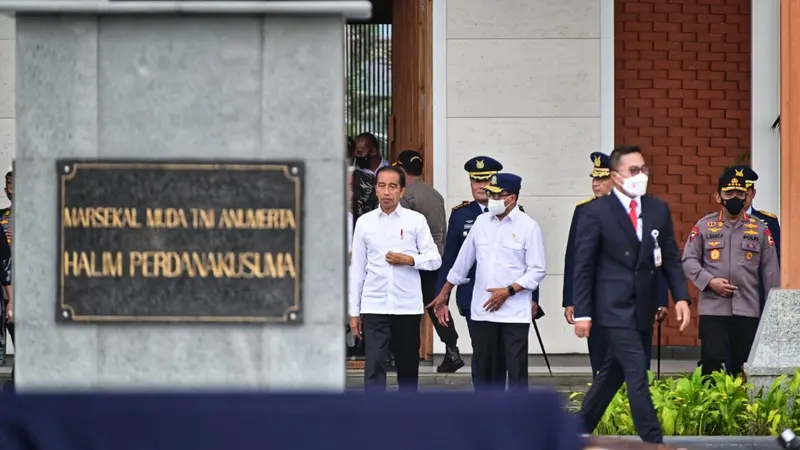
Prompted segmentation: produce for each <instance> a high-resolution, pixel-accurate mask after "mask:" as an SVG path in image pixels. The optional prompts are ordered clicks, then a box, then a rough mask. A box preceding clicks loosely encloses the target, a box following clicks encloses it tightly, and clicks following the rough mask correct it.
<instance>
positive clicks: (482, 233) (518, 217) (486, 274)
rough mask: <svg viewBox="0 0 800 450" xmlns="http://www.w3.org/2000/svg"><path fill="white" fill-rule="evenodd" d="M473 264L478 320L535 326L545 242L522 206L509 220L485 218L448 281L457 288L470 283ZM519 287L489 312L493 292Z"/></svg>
mask: <svg viewBox="0 0 800 450" xmlns="http://www.w3.org/2000/svg"><path fill="white" fill-rule="evenodd" d="M476 263H477V264H476ZM473 264H476V269H475V288H474V290H473V291H472V307H471V308H470V314H471V317H472V320H477V321H487V322H501V323H530V322H531V319H532V317H531V295H532V293H533V291H534V290H535V289H536V288H537V287H538V286H539V283H540V282H541V281H542V279H544V277H545V255H544V238H543V236H542V229H541V228H539V224H538V223H536V221H535V220H533V219H531V218H530V217H529V216H528V215H527V214H525V213H524V212H522V211H520V210H519V208H514V209H513V210H512V211H511V213H509V214H508V216H506V217H504V218H503V220H499V219H498V218H497V216H493V215H491V214H481V215H480V216H478V218H477V219H475V223H474V224H473V225H472V229H471V230H470V232H469V234H468V235H467V239H466V240H465V241H464V244H463V245H462V246H461V250H460V251H459V252H458V257H457V258H456V262H455V263H454V264H453V268H452V269H451V270H450V273H448V274H447V281H449V282H450V283H452V284H454V285H461V284H465V283H467V282H469V278H467V274H468V273H469V269H470V268H471V267H472V265H473ZM513 283H517V284H518V285H520V286H521V287H522V288H523V290H522V291H519V292H517V293H516V294H515V295H513V296H511V297H509V298H508V300H506V302H505V303H503V305H502V306H501V307H500V309H498V310H497V311H494V312H489V311H486V309H485V308H484V306H483V304H484V303H486V300H489V297H490V296H491V294H490V293H489V292H488V291H487V289H495V288H507V287H508V286H510V285H511V284H513Z"/></svg>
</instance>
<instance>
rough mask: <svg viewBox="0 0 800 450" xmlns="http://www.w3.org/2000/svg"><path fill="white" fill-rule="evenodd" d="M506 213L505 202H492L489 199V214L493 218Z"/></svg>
mask: <svg viewBox="0 0 800 450" xmlns="http://www.w3.org/2000/svg"><path fill="white" fill-rule="evenodd" d="M504 212H506V201H505V200H492V199H489V214H491V215H493V216H499V215H500V214H503V213H504Z"/></svg>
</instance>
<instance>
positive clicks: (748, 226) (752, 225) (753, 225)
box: [744, 223, 758, 228]
mask: <svg viewBox="0 0 800 450" xmlns="http://www.w3.org/2000/svg"><path fill="white" fill-rule="evenodd" d="M744 226H745V227H746V228H758V224H755V223H746V224H744Z"/></svg>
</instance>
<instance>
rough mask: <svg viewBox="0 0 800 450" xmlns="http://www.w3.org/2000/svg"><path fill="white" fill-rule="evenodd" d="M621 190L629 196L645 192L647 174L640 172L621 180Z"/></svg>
mask: <svg viewBox="0 0 800 450" xmlns="http://www.w3.org/2000/svg"><path fill="white" fill-rule="evenodd" d="M622 190H623V191H625V193H626V194H628V195H629V196H631V197H641V196H642V195H644V194H645V193H646V192H647V175H645V174H643V173H640V174H638V175H634V176H632V177H630V178H625V179H624V180H623V181H622Z"/></svg>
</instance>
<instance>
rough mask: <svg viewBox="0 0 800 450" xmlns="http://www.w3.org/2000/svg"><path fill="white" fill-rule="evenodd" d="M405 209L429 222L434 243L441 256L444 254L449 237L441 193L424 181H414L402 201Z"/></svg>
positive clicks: (407, 188) (409, 185)
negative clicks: (418, 214) (445, 241)
mask: <svg viewBox="0 0 800 450" xmlns="http://www.w3.org/2000/svg"><path fill="white" fill-rule="evenodd" d="M400 204H401V205H402V206H403V208H408V209H410V210H412V211H416V212H418V213H420V214H422V215H423V216H425V219H426V220H427V221H428V228H430V229H431V235H432V236H433V241H434V242H435V243H436V247H438V248H439V255H443V254H444V240H445V236H447V216H446V214H445V212H444V198H443V197H442V195H441V194H439V192H438V191H437V190H436V189H434V188H432V187H430V186H428V185H427V184H425V183H424V182H423V181H422V180H414V181H412V182H411V183H409V184H408V185H406V192H405V194H403V197H402V198H401V199H400Z"/></svg>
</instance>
